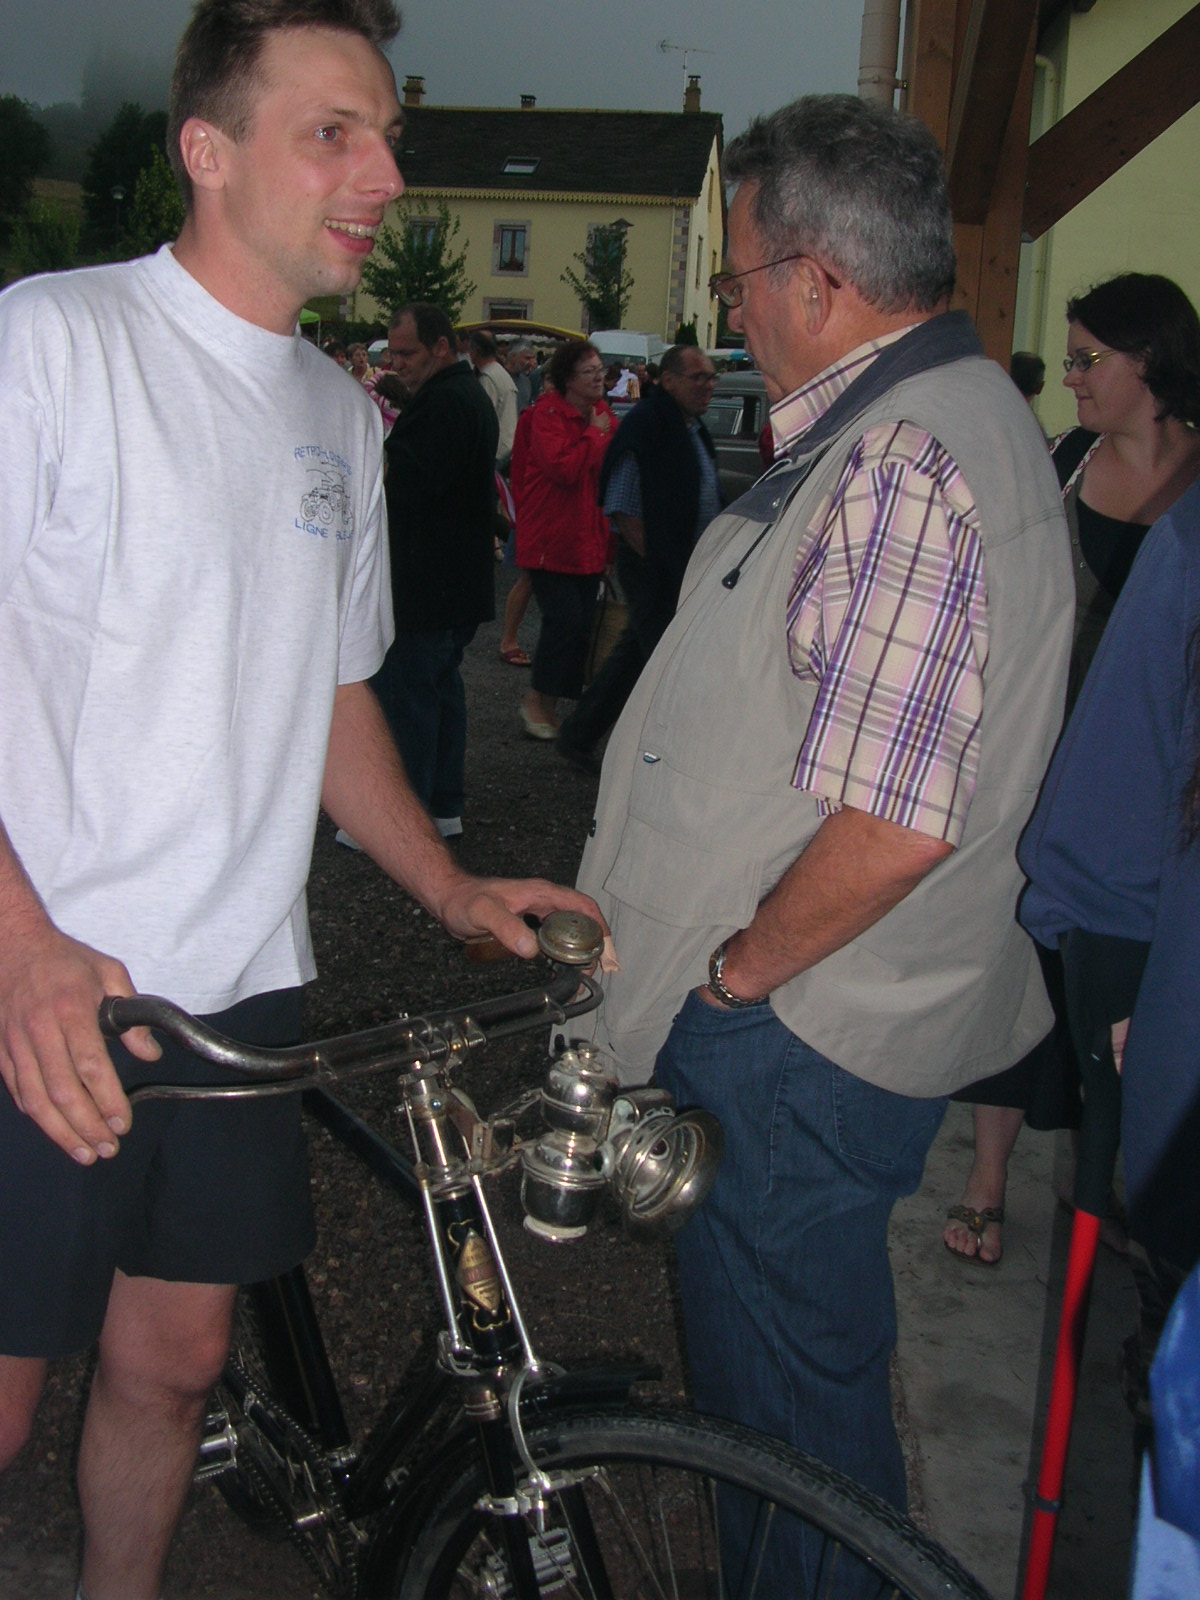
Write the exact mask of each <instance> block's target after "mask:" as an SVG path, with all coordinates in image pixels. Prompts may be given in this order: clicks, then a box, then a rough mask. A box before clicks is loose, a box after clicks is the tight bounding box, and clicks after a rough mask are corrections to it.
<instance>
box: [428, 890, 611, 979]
mask: <svg viewBox="0 0 1200 1600" xmlns="http://www.w3.org/2000/svg"><path fill="white" fill-rule="evenodd" d="M434 909H435V914H436V915H437V916H438V918H439V919H440V921H441V922H442V925H443V926H444V927H445V928H446V930H447V932H449V933H453V934H455V935H456V936H457V937H458V938H460V939H477V938H479V937H480V936H482V935H486V934H491V935H492V936H493V937H494V938H496V939H498V940H499V941H500V943H501V944H502V945H504V947H505V949H507V950H511V951H512V952H513V954H514V955H518V956H523V957H525V958H526V959H527V960H528V959H529V958H530V957H531V956H535V955H537V953H538V942H537V934H536V933H534V932H533V930H532V929H531V928H530V927H529V925H528V924H527V923H526V922H525V920H524V917H525V914H526V913H532V914H533V915H534V916H536V917H546V916H549V914H550V913H551V912H552V911H578V912H581V913H582V914H583V915H584V916H587V917H594V918H595V920H596V921H597V922H598V923H599V924H600V926H601V927H602V928H603V929H604V933H605V936H606V944H608V943H611V941H608V939H607V935H608V924H607V923H606V922H605V920H604V918H603V917H602V916H601V915H600V908H599V907H598V906H597V904H596V902H595V901H594V900H593V899H592V898H591V897H590V896H589V895H586V894H581V893H580V892H579V890H577V889H568V888H565V887H564V886H563V885H562V884H557V883H551V882H550V881H549V880H548V879H546V878H473V877H470V876H468V875H466V874H463V876H462V877H461V879H459V880H457V881H456V882H455V883H454V884H452V885H451V887H450V889H449V890H448V891H447V893H446V894H445V895H444V896H443V898H442V900H441V901H440V903H439V904H438V905H437V906H436V907H435V908H434Z"/></svg>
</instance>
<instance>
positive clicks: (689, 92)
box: [683, 72, 700, 111]
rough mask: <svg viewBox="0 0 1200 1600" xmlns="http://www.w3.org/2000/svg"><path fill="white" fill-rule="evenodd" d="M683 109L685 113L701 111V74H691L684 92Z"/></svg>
mask: <svg viewBox="0 0 1200 1600" xmlns="http://www.w3.org/2000/svg"><path fill="white" fill-rule="evenodd" d="M683 109H684V110H685V111H699V109H700V74H699V73H698V72H689V73H688V81H687V88H686V89H685V90H684V91H683Z"/></svg>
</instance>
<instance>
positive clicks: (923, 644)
mask: <svg viewBox="0 0 1200 1600" xmlns="http://www.w3.org/2000/svg"><path fill="white" fill-rule="evenodd" d="M895 337H897V338H898V337H900V335H899V334H897V335H895ZM890 342H891V340H890V339H889V340H880V341H876V342H873V343H871V344H869V345H864V346H861V347H860V348H859V349H858V350H855V351H853V352H852V353H851V354H850V355H849V356H847V357H846V358H845V359H844V360H843V361H842V362H840V363H838V365H837V366H835V367H831V368H827V369H826V370H825V371H824V372H823V373H821V374H820V375H819V376H818V377H817V378H815V379H814V380H813V381H812V382H811V383H810V384H807V385H805V387H804V388H802V389H799V390H797V391H796V392H795V393H794V394H791V395H789V396H787V397H786V398H785V399H784V400H781V401H780V402H779V403H778V404H777V405H776V406H775V407H774V408H773V409H772V413H771V422H772V427H773V429H774V432H775V439H776V444H777V446H778V448H779V449H780V450H784V449H786V448H787V447H788V446H790V445H792V444H794V443H795V442H796V441H797V440H798V439H799V438H800V437H801V435H802V434H803V433H804V432H805V431H806V430H807V429H808V428H809V427H811V425H812V424H813V422H815V421H816V420H817V418H818V417H820V416H822V415H823V414H824V412H825V411H826V410H827V409H828V408H829V406H830V405H832V404H833V402H834V400H835V399H836V398H837V396H838V395H839V394H841V393H842V392H843V390H844V389H846V388H847V387H848V386H849V384H850V383H851V382H852V381H853V379H854V378H856V377H857V376H858V375H859V374H860V373H861V372H863V371H864V370H865V368H866V367H867V366H868V365H869V364H870V362H871V361H872V360H873V359H874V358H875V356H876V355H877V354H878V352H879V351H880V350H881V349H882V348H883V347H884V345H885V344H887V343H890ZM787 647H788V652H789V657H790V660H791V664H792V670H793V672H795V674H796V676H797V677H798V678H800V679H802V680H808V681H811V682H815V683H816V685H817V694H816V702H815V705H814V707H813V712H812V716H811V718H810V720H809V725H808V731H807V733H806V735H805V739H804V743H803V745H802V747H801V749H800V751H799V754H798V757H797V760H796V767H795V772H794V775H793V779H792V781H793V783H794V784H795V786H796V787H797V788H798V789H803V790H805V791H807V792H809V793H812V794H815V795H817V796H818V799H819V806H820V809H821V811H822V812H823V813H825V814H826V815H828V814H830V813H831V812H834V811H837V810H839V809H840V808H841V807H842V806H843V805H848V806H853V807H855V808H856V809H857V810H860V811H866V812H869V813H870V814H871V815H873V816H877V817H882V818H884V819H886V820H888V821H892V822H897V823H900V824H901V825H903V826H905V827H909V828H915V829H916V830H917V831H918V832H921V833H926V834H929V835H931V836H932V837H934V838H937V839H944V840H945V841H946V842H947V843H949V844H952V845H957V844H958V843H959V841H960V840H961V838H962V832H963V828H964V826H965V824H966V814H967V807H968V806H969V804H970V801H971V796H972V793H973V792H974V787H975V778H976V774H977V772H978V764H979V720H980V716H981V714H982V710H983V672H984V667H985V665H986V662H987V649H988V618H987V589H986V584H985V575H984V564H983V545H982V541H981V539H980V531H979V518H978V513H977V511H976V508H975V503H974V500H973V498H972V496H971V493H970V490H969V489H968V487H967V485H966V482H965V481H964V479H963V477H962V474H961V473H960V471H959V469H958V466H957V464H956V462H955V461H954V459H953V458H952V457H951V456H950V454H949V453H948V452H947V451H946V450H945V449H944V448H943V447H942V446H941V445H940V444H939V443H938V441H937V440H936V439H935V438H934V437H933V436H932V435H931V434H929V433H926V432H925V431H923V430H922V429H921V428H919V427H916V426H915V425H914V424H912V423H909V422H903V421H901V422H895V423H888V424H886V425H884V426H880V427H874V428H871V429H869V430H868V431H867V432H866V433H864V434H863V435H862V437H861V438H860V439H858V441H857V442H856V443H855V446H854V448H853V450H852V451H851V453H850V457H849V459H848V461H847V462H846V465H845V467H844V469H843V471H842V473H841V475H840V477H839V479H838V481H837V484H836V485H835V487H834V489H833V492H832V494H831V495H830V496H829V497H828V499H827V500H826V501H825V502H824V503H823V505H822V506H821V507H819V508H818V511H817V513H816V515H815V517H814V518H813V520H812V521H811V522H810V524H809V526H808V527H807V528H806V529H805V531H804V534H803V536H802V538H801V540H800V544H799V548H798V549H797V552H796V560H795V566H794V569H793V575H792V583H791V588H790V590H789V595H788V611H787Z"/></svg>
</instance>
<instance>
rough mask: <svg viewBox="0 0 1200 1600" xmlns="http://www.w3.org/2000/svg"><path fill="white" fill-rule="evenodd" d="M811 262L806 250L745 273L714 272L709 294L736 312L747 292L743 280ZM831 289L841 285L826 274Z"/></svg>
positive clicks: (748, 269)
mask: <svg viewBox="0 0 1200 1600" xmlns="http://www.w3.org/2000/svg"><path fill="white" fill-rule="evenodd" d="M805 260H808V261H811V260H812V257H811V256H810V255H809V254H808V252H807V251H806V250H801V251H799V252H798V253H797V254H796V255H794V256H779V257H778V258H777V259H776V260H775V261H763V262H762V263H760V265H759V266H757V267H747V268H746V270H745V272H714V273H713V275H712V277H711V278H710V279H709V280H708V292H709V294H711V295H715V297H716V298H717V299H718V300H719V301H720V302H721V304H722V305H723V306H725V307H726V308H727V310H729V311H736V309H737V308H738V306H740V305H741V303H742V301H743V299H744V298H745V290H744V289H743V288H742V283H741V280H742V279H743V278H748V277H750V275H751V274H752V273H754V272H765V271H766V270H767V268H768V267H782V266H784V265H785V264H786V263H787V262H789V261H805ZM825 276H826V277H827V278H828V279H829V287H830V288H831V289H840V288H841V287H842V285H841V283H840V282H839V280H838V279H837V278H835V277H834V276H833V274H832V273H831V272H826V274H825Z"/></svg>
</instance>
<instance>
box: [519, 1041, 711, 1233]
mask: <svg viewBox="0 0 1200 1600" xmlns="http://www.w3.org/2000/svg"><path fill="white" fill-rule="evenodd" d="M542 1113H543V1116H544V1118H545V1121H546V1125H547V1132H546V1133H544V1134H543V1135H542V1137H541V1138H540V1139H539V1140H538V1141H537V1143H536V1144H535V1145H533V1146H532V1147H531V1146H528V1145H527V1146H526V1147H525V1148H524V1149H523V1150H522V1152H521V1166H522V1176H521V1203H522V1205H523V1207H524V1209H525V1226H526V1228H528V1229H529V1231H530V1232H531V1233H536V1234H539V1235H540V1236H541V1237H543V1238H546V1239H551V1240H554V1241H555V1242H559V1243H561V1242H564V1241H566V1240H570V1239H578V1238H580V1237H582V1235H583V1234H585V1233H586V1232H587V1229H588V1225H589V1223H590V1222H591V1221H592V1219H593V1217H594V1216H595V1214H596V1210H597V1207H598V1206H599V1203H600V1196H601V1193H602V1192H603V1191H604V1190H605V1189H606V1188H607V1189H608V1190H609V1191H610V1193H611V1194H612V1195H613V1197H614V1199H615V1200H616V1202H617V1206H618V1209H619V1211H620V1213H621V1220H622V1222H623V1224H624V1226H625V1227H626V1229H627V1230H628V1231H629V1232H630V1233H633V1234H636V1235H638V1236H640V1237H658V1236H662V1235H664V1234H668V1233H673V1232H674V1231H675V1229H677V1228H679V1227H681V1226H682V1225H683V1223H684V1222H686V1221H687V1219H688V1217H689V1216H691V1214H692V1212H693V1211H694V1210H695V1209H696V1207H697V1206H698V1205H700V1203H701V1202H702V1201H703V1199H704V1197H705V1196H706V1195H707V1194H708V1191H709V1189H711V1187H712V1184H713V1179H714V1178H715V1177H716V1173H717V1167H718V1165H719V1163H720V1160H721V1151H722V1148H723V1146H724V1137H723V1135H722V1133H721V1125H720V1123H719V1122H718V1121H717V1119H716V1118H715V1117H714V1116H712V1115H711V1113H709V1112H707V1111H688V1112H684V1113H683V1114H682V1115H677V1114H676V1111H675V1108H674V1102H673V1101H672V1099H671V1097H670V1095H669V1094H667V1093H666V1091H665V1090H662V1089H654V1088H651V1087H649V1086H645V1087H642V1088H636V1089H626V1090H622V1089H621V1087H620V1084H619V1082H618V1079H617V1075H616V1072H615V1071H614V1070H613V1067H612V1064H611V1062H610V1061H609V1060H608V1058H607V1057H606V1056H605V1055H603V1054H602V1052H600V1051H599V1050H597V1049H596V1048H595V1046H593V1045H590V1044H586V1043H582V1042H576V1043H575V1044H572V1045H571V1046H570V1047H569V1048H567V1049H566V1050H564V1051H563V1052H562V1054H561V1055H559V1056H558V1057H557V1058H556V1059H555V1060H554V1062H553V1063H552V1064H551V1066H550V1068H549V1070H548V1071H547V1074H546V1081H545V1084H544V1086H543V1088H542Z"/></svg>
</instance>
